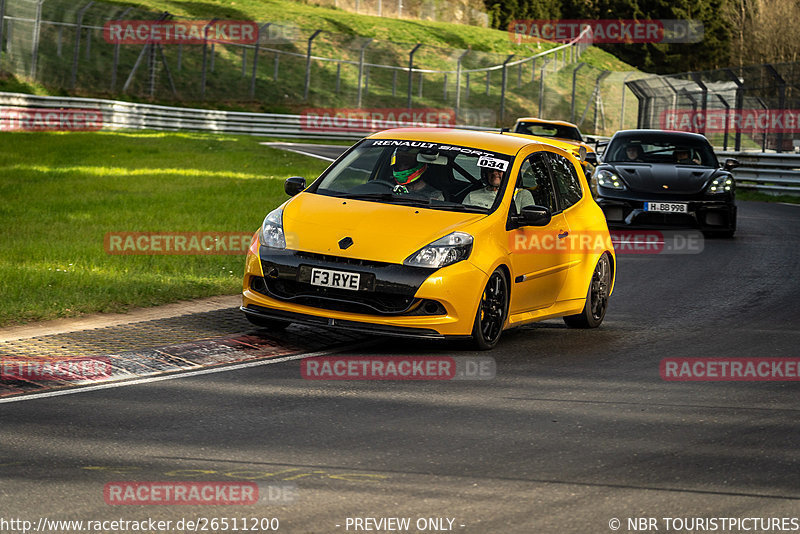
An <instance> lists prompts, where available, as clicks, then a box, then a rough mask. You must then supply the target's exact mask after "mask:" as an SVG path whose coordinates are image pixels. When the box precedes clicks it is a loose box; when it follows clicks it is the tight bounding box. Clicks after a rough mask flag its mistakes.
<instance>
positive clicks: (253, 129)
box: [0, 93, 495, 140]
mask: <svg viewBox="0 0 800 534" xmlns="http://www.w3.org/2000/svg"><path fill="white" fill-rule="evenodd" d="M0 107H5V108H24V109H29V110H30V109H35V110H39V109H41V110H49V109H65V110H68V109H80V110H93V111H97V112H99V113H100V116H101V123H102V128H104V129H112V130H115V129H134V130H162V131H173V132H177V131H200V132H212V133H227V134H243V135H259V136H265V137H278V138H285V137H289V138H305V139H323V140H357V139H361V138H362V137H364V136H365V135H369V134H370V133H372V132H376V131H379V130H381V129H385V127H379V128H374V129H373V128H365V129H359V128H358V127H357V126H349V127H348V128H347V129H346V131H335V130H334V129H333V128H331V129H328V130H321V129H314V128H308V127H304V126H303V118H302V116H301V115H287V114H278V113H248V112H240V111H218V110H209V109H193V108H180V107H169V106H158V105H154V104H137V103H133V102H122V101H118V100H102V99H95V98H77V97H54V96H36V95H28V94H22V93H0ZM407 125H409V124H403V123H399V124H397V126H407ZM415 125H418V124H416V123H415ZM425 125H426V126H439V125H438V124H425ZM387 127H388V126H387ZM454 127H456V128H469V129H477V130H494V129H495V128H486V127H479V126H467V125H456V126H454ZM332 130H334V131H332Z"/></svg>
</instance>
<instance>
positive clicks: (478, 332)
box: [472, 269, 508, 350]
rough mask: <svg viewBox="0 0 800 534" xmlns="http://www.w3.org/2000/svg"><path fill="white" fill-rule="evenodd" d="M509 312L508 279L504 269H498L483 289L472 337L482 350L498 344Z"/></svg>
mask: <svg viewBox="0 0 800 534" xmlns="http://www.w3.org/2000/svg"><path fill="white" fill-rule="evenodd" d="M507 314H508V279H507V278H506V275H505V273H504V272H503V271H502V269H497V270H496V271H495V272H493V273H492V276H490V277H489V281H488V282H487V283H486V288H485V289H484V290H483V295H482V296H481V301H480V304H478V312H477V313H476V314H475V324H474V325H473V327H472V339H473V341H474V343H475V346H476V347H477V348H478V349H480V350H488V349H491V348H492V347H494V346H495V345H497V341H498V340H499V339H500V334H501V333H502V332H503V326H504V325H505V324H506V315H507Z"/></svg>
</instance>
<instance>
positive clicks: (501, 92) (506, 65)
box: [500, 54, 514, 124]
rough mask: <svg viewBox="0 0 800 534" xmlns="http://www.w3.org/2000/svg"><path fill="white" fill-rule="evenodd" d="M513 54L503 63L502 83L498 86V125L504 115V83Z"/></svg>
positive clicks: (501, 122)
mask: <svg viewBox="0 0 800 534" xmlns="http://www.w3.org/2000/svg"><path fill="white" fill-rule="evenodd" d="M513 57H514V54H509V56H508V57H507V58H506V60H505V61H503V81H502V82H501V84H500V124H503V117H504V116H505V113H506V81H507V80H508V62H509V61H511V58H513Z"/></svg>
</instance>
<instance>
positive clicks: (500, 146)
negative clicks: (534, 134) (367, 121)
mask: <svg viewBox="0 0 800 534" xmlns="http://www.w3.org/2000/svg"><path fill="white" fill-rule="evenodd" d="M367 139H404V140H408V141H424V142H430V143H441V144H452V145H460V146H466V147H471V148H479V149H483V150H491V151H492V152H499V153H501V154H508V155H514V154H516V153H517V152H519V151H520V150H521V149H522V148H524V147H526V146H529V145H542V144H544V143H540V142H538V141H536V140H533V139H530V138H528V139H524V138H520V137H516V136H511V135H502V134H501V133H500V132H499V131H480V130H466V129H465V130H460V129H454V128H393V129H391V130H384V131H382V132H378V133H374V134H372V135H370V136H369V137H367Z"/></svg>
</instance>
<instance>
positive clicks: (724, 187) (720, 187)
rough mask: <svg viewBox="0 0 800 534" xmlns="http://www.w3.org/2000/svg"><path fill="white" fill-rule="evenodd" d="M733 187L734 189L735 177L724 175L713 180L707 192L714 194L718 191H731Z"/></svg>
mask: <svg viewBox="0 0 800 534" xmlns="http://www.w3.org/2000/svg"><path fill="white" fill-rule="evenodd" d="M731 189H733V179H732V178H731V177H730V176H727V175H723V176H718V177H717V178H714V179H713V180H711V183H710V184H709V185H708V189H707V190H706V192H707V193H710V194H712V195H713V194H717V193H729V192H730V190H731Z"/></svg>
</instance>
